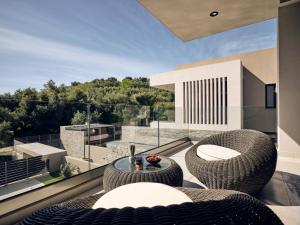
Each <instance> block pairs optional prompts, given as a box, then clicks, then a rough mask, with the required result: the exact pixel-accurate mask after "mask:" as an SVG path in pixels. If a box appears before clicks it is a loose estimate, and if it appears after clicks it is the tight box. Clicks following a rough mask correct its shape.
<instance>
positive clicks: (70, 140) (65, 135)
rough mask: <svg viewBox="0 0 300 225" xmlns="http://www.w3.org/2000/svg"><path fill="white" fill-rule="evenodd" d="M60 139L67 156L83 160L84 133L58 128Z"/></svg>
mask: <svg viewBox="0 0 300 225" xmlns="http://www.w3.org/2000/svg"><path fill="white" fill-rule="evenodd" d="M60 139H61V143H62V146H63V148H64V149H65V150H67V152H68V155H69V156H73V157H76V158H83V156H84V132H82V131H73V130H66V129H65V127H64V126H62V127H60Z"/></svg>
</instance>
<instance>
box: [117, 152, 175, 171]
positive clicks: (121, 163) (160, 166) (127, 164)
mask: <svg viewBox="0 0 300 225" xmlns="http://www.w3.org/2000/svg"><path fill="white" fill-rule="evenodd" d="M146 157H147V155H143V156H142V159H143V164H142V165H141V166H140V167H139V166H136V165H135V163H134V162H133V163H131V159H130V158H129V157H124V158H121V159H118V160H117V161H116V162H115V163H114V166H115V168H117V169H118V170H121V171H124V172H130V173H151V172H158V171H162V170H165V169H167V168H169V167H170V166H171V160H170V159H168V158H166V157H163V156H160V158H161V161H160V162H159V163H157V164H155V165H152V164H150V163H148V162H147V160H146Z"/></svg>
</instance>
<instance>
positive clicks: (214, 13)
mask: <svg viewBox="0 0 300 225" xmlns="http://www.w3.org/2000/svg"><path fill="white" fill-rule="evenodd" d="M209 15H210V16H211V17H215V16H217V15H219V12H218V11H212V12H211V13H210V14H209Z"/></svg>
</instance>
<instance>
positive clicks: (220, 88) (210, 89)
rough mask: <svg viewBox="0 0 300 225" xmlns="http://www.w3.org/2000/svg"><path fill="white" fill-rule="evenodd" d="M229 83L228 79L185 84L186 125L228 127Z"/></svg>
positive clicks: (184, 114)
mask: <svg viewBox="0 0 300 225" xmlns="http://www.w3.org/2000/svg"><path fill="white" fill-rule="evenodd" d="M227 82H228V80H227V77H218V78H211V79H203V80H196V81H186V82H183V121H184V123H189V124H205V125H226V124H227V121H228V119H227V117H228V110H227V104H228V98H227V86H228V83H227Z"/></svg>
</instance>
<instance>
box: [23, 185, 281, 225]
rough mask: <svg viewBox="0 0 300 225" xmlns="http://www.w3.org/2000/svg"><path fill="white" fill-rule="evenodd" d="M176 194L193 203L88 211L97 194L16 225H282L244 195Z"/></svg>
mask: <svg viewBox="0 0 300 225" xmlns="http://www.w3.org/2000/svg"><path fill="white" fill-rule="evenodd" d="M179 190H181V191H183V192H184V193H186V194H187V195H188V196H189V197H190V198H191V199H193V201H194V202H193V203H183V204H181V205H171V206H167V207H163V206H156V207H153V208H146V207H140V208H130V207H127V208H122V209H91V208H90V207H91V206H92V205H93V204H94V203H95V202H96V201H97V199H98V198H99V197H101V196H102V194H100V195H96V196H90V197H87V198H85V199H77V200H74V201H70V202H66V203H62V204H59V205H55V206H52V207H49V208H45V209H42V210H39V211H37V212H35V213H33V214H32V215H31V216H29V217H27V218H25V219H24V220H23V221H22V222H21V223H20V224H21V225H36V224H44V225H48V224H61V225H63V224H103V225H104V224H105V225H121V224H122V225H127V224H128V225H137V224H139V225H150V224H151V225H153V224H162V225H174V224H176V225H201V224H218V225H219V224H237V225H243V224H253V225H254V224H255V225H269V224H272V225H279V224H280V225H281V224H282V222H281V221H280V219H279V218H278V217H277V216H276V215H275V214H274V213H273V212H272V211H271V210H270V209H269V208H268V207H266V206H264V205H263V204H262V203H261V202H260V201H258V200H257V199H255V198H253V197H251V196H249V195H247V194H243V193H240V192H236V191H228V190H198V189H188V188H179Z"/></svg>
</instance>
